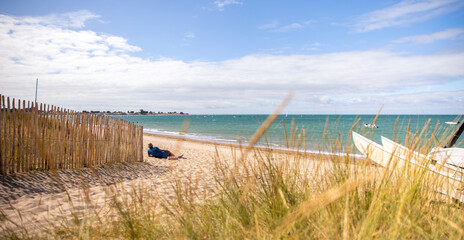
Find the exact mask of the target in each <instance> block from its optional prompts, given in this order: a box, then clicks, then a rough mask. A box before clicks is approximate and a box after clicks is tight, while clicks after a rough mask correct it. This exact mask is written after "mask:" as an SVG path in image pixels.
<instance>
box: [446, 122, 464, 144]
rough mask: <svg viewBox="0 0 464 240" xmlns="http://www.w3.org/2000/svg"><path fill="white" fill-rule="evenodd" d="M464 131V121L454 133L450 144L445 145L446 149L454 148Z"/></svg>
mask: <svg viewBox="0 0 464 240" xmlns="http://www.w3.org/2000/svg"><path fill="white" fill-rule="evenodd" d="M463 131H464V121H462V122H461V124H459V127H458V129H457V130H456V131H455V132H454V136H453V138H452V139H451V140H450V141H449V143H448V144H446V145H445V148H450V147H453V145H454V144H455V143H456V141H458V138H459V136H461V134H462V132H463Z"/></svg>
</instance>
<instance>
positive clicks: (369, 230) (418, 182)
mask: <svg viewBox="0 0 464 240" xmlns="http://www.w3.org/2000/svg"><path fill="white" fill-rule="evenodd" d="M271 118H272V116H271ZM270 122H272V119H271V120H270V121H269V122H265V123H263V126H262V127H261V128H260V129H259V130H258V131H257V134H256V135H255V136H254V137H253V138H252V139H251V141H250V142H251V144H250V145H249V146H246V147H245V146H244V147H242V148H240V150H237V149H235V148H231V151H234V153H233V154H232V156H234V157H233V159H224V158H222V157H221V156H220V154H219V153H217V154H216V156H215V173H214V174H215V181H214V182H211V183H209V184H210V186H211V189H212V190H211V191H210V192H209V193H207V194H205V193H204V192H200V191H198V190H197V184H198V182H199V181H201V179H191V180H190V181H182V179H181V178H182V176H174V177H173V179H172V188H173V189H174V191H175V193H176V194H175V198H174V199H168V198H165V197H164V196H162V195H159V194H156V193H152V192H150V191H148V189H146V188H145V187H144V186H133V187H132V188H131V189H118V186H117V185H114V186H109V187H108V188H107V195H108V196H109V197H110V199H111V201H109V204H108V206H106V209H107V211H100V212H95V213H94V214H91V215H85V216H83V215H80V216H77V217H76V218H74V220H69V221H65V222H64V223H63V224H61V225H59V226H52V225H50V227H49V228H48V229H46V230H47V232H46V235H36V233H30V232H24V231H23V232H21V231H19V232H18V231H16V232H12V231H11V232H10V235H8V236H7V237H10V238H24V239H27V238H31V239H34V238H36V237H38V236H42V237H44V236H45V237H47V238H48V237H55V238H71V239H74V238H79V239H103V238H109V239H119V238H126V239H378V238H380V239H463V237H464V227H463V226H464V210H463V206H462V205H461V204H460V203H459V202H458V201H456V200H455V199H452V198H451V197H448V196H446V195H441V194H439V193H437V192H435V191H434V190H433V189H434V188H433V187H431V186H433V185H434V184H440V182H439V181H437V180H435V181H434V179H430V178H429V177H428V175H427V171H426V170H425V169H422V170H411V169H407V168H404V169H392V168H382V167H378V166H376V165H374V164H372V163H370V162H369V161H368V160H367V159H355V158H354V157H353V155H352V154H350V153H353V152H355V149H354V147H353V146H352V144H351V143H350V141H348V144H347V145H342V144H341V142H344V141H340V139H324V140H323V142H322V141H321V143H320V146H321V151H322V150H323V151H328V152H330V153H340V152H343V153H346V154H330V155H318V154H305V153H302V152H300V151H293V152H278V151H275V150H272V149H263V148H254V147H253V143H254V142H256V141H257V139H259V138H261V137H262V136H263V135H265V132H266V128H267V127H268V126H269V125H270ZM358 122H359V120H358V121H357V122H355V123H354V125H356V124H357V123H358ZM434 127H435V126H434ZM411 129H412V127H411ZM411 129H410V132H411V134H410V135H408V136H407V146H408V147H410V148H412V149H419V150H420V151H422V152H424V151H427V150H429V148H430V147H431V146H434V144H436V142H437V141H438V140H437V139H439V140H440V141H442V140H443V139H445V138H446V137H447V136H435V135H432V136H430V137H429V138H427V139H424V138H423V135H422V134H421V132H422V133H423V131H422V129H418V130H417V131H416V130H414V131H412V130H411ZM286 134H287V133H286ZM304 134H305V131H304V128H303V129H301V130H298V129H297V128H296V127H295V126H293V127H292V130H291V132H290V133H289V134H288V135H287V136H288V139H287V143H288V147H290V148H294V149H301V147H302V146H305V144H306V143H305V142H304V141H303V140H301V139H305V138H304V137H302V136H304ZM367 135H368V133H367ZM342 137H350V135H349V134H348V135H347V136H340V138H342ZM91 204H92V203H89V205H91ZM2 221H4V220H2Z"/></svg>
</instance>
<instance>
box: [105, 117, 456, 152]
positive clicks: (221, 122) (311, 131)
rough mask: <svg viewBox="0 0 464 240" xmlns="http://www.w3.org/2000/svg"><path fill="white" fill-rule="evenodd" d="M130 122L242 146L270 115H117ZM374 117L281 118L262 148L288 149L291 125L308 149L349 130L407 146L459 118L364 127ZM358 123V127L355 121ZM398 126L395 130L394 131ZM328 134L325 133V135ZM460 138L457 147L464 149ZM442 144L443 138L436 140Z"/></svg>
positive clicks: (383, 121) (385, 121)
mask: <svg viewBox="0 0 464 240" xmlns="http://www.w3.org/2000/svg"><path fill="white" fill-rule="evenodd" d="M114 117H117V118H121V119H124V120H128V121H131V122H134V123H137V124H139V125H142V126H143V127H144V131H145V132H151V133H158V134H165V135H179V132H180V131H181V130H182V126H183V124H185V123H188V129H187V131H186V133H185V135H184V136H186V137H188V138H192V139H201V140H208V141H217V142H227V143H239V141H242V142H246V141H247V140H249V139H250V138H251V137H252V136H253V134H254V133H255V131H256V130H257V129H258V127H259V126H260V125H261V123H263V122H264V121H265V120H266V118H267V117H268V116H267V115H167V116H114ZM375 117H376V116H375V115H280V116H278V117H277V119H276V121H275V122H274V123H273V125H272V126H271V127H270V128H269V129H268V131H267V133H266V136H265V138H263V139H262V140H261V141H260V144H261V145H270V146H273V147H282V148H286V147H287V146H288V145H287V142H286V138H285V131H284V125H285V129H286V132H287V135H288V137H290V134H291V126H292V122H294V127H295V128H297V133H300V131H301V129H302V128H303V127H304V129H305V135H306V144H307V146H306V147H307V149H309V150H318V149H320V148H321V147H322V148H326V147H327V146H328V145H329V144H330V143H333V142H334V141H335V140H336V139H337V138H339V140H340V141H341V142H342V144H345V143H346V141H347V139H349V137H348V133H349V131H350V129H351V128H352V127H353V131H356V132H358V133H362V134H365V135H366V136H368V137H369V138H371V139H373V140H374V141H376V142H379V143H380V136H385V137H388V138H390V139H394V140H395V141H397V142H400V143H404V142H405V137H406V135H407V133H408V125H409V133H410V134H415V133H416V132H419V133H420V131H421V130H422V129H423V127H424V126H425V124H426V123H427V121H428V120H430V124H429V127H428V128H427V130H426V132H425V136H426V138H427V137H430V136H431V132H433V130H434V129H435V127H436V126H437V133H438V134H437V135H438V136H440V135H443V133H448V135H449V133H451V132H452V131H453V130H454V129H456V128H457V125H450V124H446V123H445V122H449V121H457V120H458V119H459V116H457V115H380V116H378V118H377V120H376V122H375V123H376V125H377V126H378V128H375V129H370V128H366V127H364V123H366V124H367V123H373V122H374V120H375ZM358 120H359V122H358V123H357V124H356V125H355V123H356V121H358ZM395 123H396V128H395ZM324 133H325V134H324ZM463 138H464V137H461V138H460V139H459V141H458V143H457V145H456V146H457V147H463V146H464V144H463V140H462V139H463ZM323 139H324V140H323ZM437 141H440V138H437Z"/></svg>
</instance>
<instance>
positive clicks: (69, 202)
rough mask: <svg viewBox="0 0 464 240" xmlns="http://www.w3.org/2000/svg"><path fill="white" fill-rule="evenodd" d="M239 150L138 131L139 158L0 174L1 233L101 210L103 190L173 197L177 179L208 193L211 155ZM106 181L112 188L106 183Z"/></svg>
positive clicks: (222, 155) (224, 155) (211, 177)
mask: <svg viewBox="0 0 464 240" xmlns="http://www.w3.org/2000/svg"><path fill="white" fill-rule="evenodd" d="M148 143H153V144H154V145H155V146H158V147H159V148H160V149H169V150H171V151H172V152H173V153H175V154H178V155H180V154H183V156H184V158H181V159H179V160H166V159H157V158H153V157H148V156H147V154H146V152H147V145H148ZM237 154H240V148H239V146H237V145H229V144H223V143H214V142H205V141H200V140H191V139H184V138H179V137H169V136H162V135H154V134H144V162H135V163H120V164H108V165H104V166H101V167H97V168H94V169H83V170H57V171H50V172H49V171H32V172H29V173H24V174H14V175H8V176H6V177H1V178H0V209H1V214H2V218H1V219H2V226H3V228H2V235H4V234H5V233H7V231H6V230H5V229H6V228H10V229H18V228H20V227H21V226H24V227H26V229H30V230H33V229H42V228H43V227H47V226H50V224H52V225H59V224H62V223H63V222H62V221H63V220H69V219H70V217H72V216H78V217H79V218H81V217H82V218H83V217H84V216H88V215H92V214H95V213H96V212H98V213H100V214H101V212H102V211H103V212H104V211H105V205H106V203H107V202H108V201H109V196H110V195H111V194H108V191H114V190H115V189H117V190H116V191H120V193H118V194H117V195H122V194H123V193H124V191H126V190H130V189H134V187H139V188H140V186H142V188H143V189H147V190H148V191H150V192H156V193H158V194H159V196H162V197H163V198H167V199H169V198H174V197H175V196H174V194H175V191H174V190H173V182H174V181H175V180H180V181H181V182H182V183H184V184H186V186H189V187H191V188H192V189H195V190H196V191H198V192H199V193H200V194H203V193H205V194H209V193H211V191H210V189H209V185H210V184H208V183H212V182H213V181H214V174H213V173H214V166H215V160H214V159H215V156H219V157H220V158H221V159H223V160H226V161H227V160H230V159H233V158H234V157H236V156H237ZM108 186H110V187H113V188H108Z"/></svg>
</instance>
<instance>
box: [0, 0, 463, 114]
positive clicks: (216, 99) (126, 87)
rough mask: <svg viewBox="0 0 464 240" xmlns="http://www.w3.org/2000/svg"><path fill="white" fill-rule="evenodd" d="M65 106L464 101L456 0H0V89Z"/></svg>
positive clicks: (223, 108)
mask: <svg viewBox="0 0 464 240" xmlns="http://www.w3.org/2000/svg"><path fill="white" fill-rule="evenodd" d="M36 79H39V87H38V101H39V102H42V103H47V104H52V105H55V106H59V107H64V108H67V109H73V110H78V111H82V110H88V111H89V110H99V111H129V110H132V111H138V110H140V109H144V110H148V111H155V112H158V111H162V112H167V111H177V112H181V111H182V112H187V113H190V114H268V113H272V112H273V111H274V109H275V108H276V107H277V106H278V105H279V103H280V102H281V101H282V100H283V99H284V98H285V97H286V96H287V95H288V94H289V93H293V94H294V95H293V98H292V100H291V101H290V103H289V104H288V106H287V107H286V108H285V109H284V112H285V113H288V114H291V113H295V114H376V113H377V112H379V111H380V110H381V113H383V114H463V113H464V1H463V0H403V1H395V0H386V1H382V0H380V1H360V0H353V1H303V0H301V1H291V0H289V1H277V0H266V1H260V0H253V1H251V0H198V1H180V0H170V1H158V0H152V1H148V0H146V1H145V0H133V1H122V0H112V1H103V0H100V1H99V0H90V1H87V0H79V1H74V0H70V1H62V0H44V1H32V0H28V1H25V0H15V1H7V0H0V94H2V95H5V96H9V97H13V98H19V99H22V100H30V101H33V100H34V97H35V86H36Z"/></svg>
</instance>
